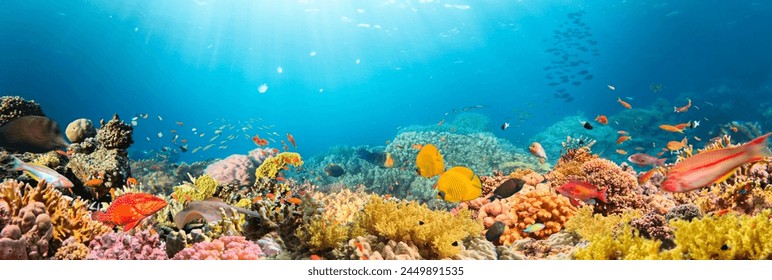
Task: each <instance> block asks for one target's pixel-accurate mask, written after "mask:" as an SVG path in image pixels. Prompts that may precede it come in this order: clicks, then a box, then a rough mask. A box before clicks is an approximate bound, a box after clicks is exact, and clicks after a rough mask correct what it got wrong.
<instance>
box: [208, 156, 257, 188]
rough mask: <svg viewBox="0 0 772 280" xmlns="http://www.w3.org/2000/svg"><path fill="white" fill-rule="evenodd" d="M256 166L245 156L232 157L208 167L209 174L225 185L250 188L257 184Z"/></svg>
mask: <svg viewBox="0 0 772 280" xmlns="http://www.w3.org/2000/svg"><path fill="white" fill-rule="evenodd" d="M255 168H257V167H256V166H255V164H254V163H253V162H252V160H250V158H249V157H248V156H245V155H231V156H229V157H227V158H225V159H223V160H220V161H218V162H215V163H212V164H210V165H209V166H207V167H206V170H204V173H206V174H209V176H212V178H214V179H215V180H217V182H218V183H220V184H223V185H239V186H250V185H252V184H254V183H255V172H254V170H255Z"/></svg>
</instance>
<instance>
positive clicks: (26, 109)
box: [0, 96, 45, 125]
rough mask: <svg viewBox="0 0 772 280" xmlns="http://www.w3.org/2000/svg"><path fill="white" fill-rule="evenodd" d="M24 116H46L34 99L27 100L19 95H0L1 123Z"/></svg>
mask: <svg viewBox="0 0 772 280" xmlns="http://www.w3.org/2000/svg"><path fill="white" fill-rule="evenodd" d="M24 116H45V114H43V110H42V109H41V108H40V105H38V104H37V103H35V101H34V100H30V101H26V100H24V99H23V98H21V97H18V96H3V97H0V125H4V124H5V123H7V122H8V121H10V120H13V119H15V118H18V117H24Z"/></svg>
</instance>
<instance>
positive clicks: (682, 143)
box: [667, 137, 687, 151]
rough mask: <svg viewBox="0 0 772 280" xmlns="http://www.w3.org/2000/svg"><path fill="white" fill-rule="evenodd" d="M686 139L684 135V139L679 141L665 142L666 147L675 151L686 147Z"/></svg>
mask: <svg viewBox="0 0 772 280" xmlns="http://www.w3.org/2000/svg"><path fill="white" fill-rule="evenodd" d="M686 140H687V137H684V139H683V140H681V141H670V142H667V149H668V150H671V151H677V150H680V149H683V148H684V147H686Z"/></svg>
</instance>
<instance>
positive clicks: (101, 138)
mask: <svg viewBox="0 0 772 280" xmlns="http://www.w3.org/2000/svg"><path fill="white" fill-rule="evenodd" d="M99 124H100V125H101V127H100V128H99V131H97V135H96V136H97V141H98V142H99V144H100V145H102V147H105V148H107V149H128V148H129V146H131V144H133V143H134V140H133V139H132V133H133V132H134V128H133V127H131V125H128V124H126V123H124V122H123V121H122V120H120V119H119V118H118V115H117V114H115V115H113V119H111V120H110V121H108V122H107V123H105V121H104V120H101V121H100V122H99Z"/></svg>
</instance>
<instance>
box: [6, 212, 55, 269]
mask: <svg viewBox="0 0 772 280" xmlns="http://www.w3.org/2000/svg"><path fill="white" fill-rule="evenodd" d="M51 238H53V226H52V225H51V217H49V216H48V213H47V212H46V207H45V205H44V204H43V203H41V202H32V203H30V204H29V205H27V206H24V207H23V208H21V209H20V210H19V215H18V217H14V218H13V220H12V221H11V224H10V225H7V226H6V227H5V228H3V231H2V233H0V259H17V260H26V259H30V260H36V259H41V258H43V257H45V256H47V254H48V245H49V242H50V241H51Z"/></svg>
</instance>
